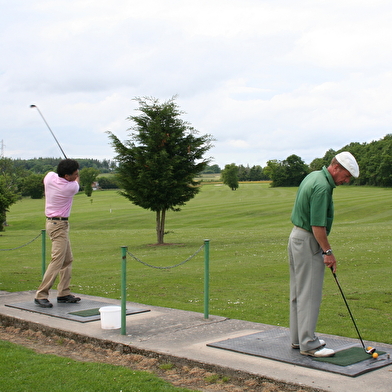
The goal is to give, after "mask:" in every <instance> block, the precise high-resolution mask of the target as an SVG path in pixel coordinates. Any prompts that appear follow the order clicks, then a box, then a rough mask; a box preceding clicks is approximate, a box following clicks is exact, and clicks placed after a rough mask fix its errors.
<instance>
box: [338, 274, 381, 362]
mask: <svg viewBox="0 0 392 392" xmlns="http://www.w3.org/2000/svg"><path fill="white" fill-rule="evenodd" d="M331 272H332V275H333V277H334V278H335V282H336V284H337V285H338V287H339V290H340V293H341V294H342V297H343V300H344V303H345V304H346V307H347V310H348V312H349V314H350V317H351V320H352V321H353V323H354V327H355V329H356V330H357V334H358V337H359V340H360V341H361V343H362V347H363V349H364V350H365V352H366V353H367V354H369V355H372V354H373V353H374V352H375V351H376V349H375V348H374V347H370V346H369V347H368V348H366V347H365V344H364V343H363V340H362V337H361V334H360V333H359V330H358V327H357V324H356V322H355V320H354V317H353V314H352V313H351V310H350V307H349V306H348V303H347V300H346V297H345V295H344V294H343V290H342V288H341V286H340V283H339V281H338V277H337V276H336V274H335V272H333V269H332V268H331Z"/></svg>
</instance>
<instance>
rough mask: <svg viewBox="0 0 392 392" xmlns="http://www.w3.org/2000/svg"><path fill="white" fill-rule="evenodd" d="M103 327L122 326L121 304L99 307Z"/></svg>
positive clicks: (114, 327) (113, 327)
mask: <svg viewBox="0 0 392 392" xmlns="http://www.w3.org/2000/svg"><path fill="white" fill-rule="evenodd" d="M99 313H100V314H101V328H102V329H118V328H121V306H103V307H102V308H99Z"/></svg>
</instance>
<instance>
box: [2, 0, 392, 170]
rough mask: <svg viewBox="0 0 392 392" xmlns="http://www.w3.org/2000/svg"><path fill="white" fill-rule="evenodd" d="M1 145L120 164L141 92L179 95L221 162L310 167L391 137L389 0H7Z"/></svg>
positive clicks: (17, 152)
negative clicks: (297, 161)
mask: <svg viewBox="0 0 392 392" xmlns="http://www.w3.org/2000/svg"><path fill="white" fill-rule="evenodd" d="M0 5H1V11H0V50H1V51H0V53H1V55H0V100H1V105H0V143H1V144H0V147H2V151H3V153H4V156H6V157H10V158H22V159H27V158H34V157H60V155H61V152H60V150H59V149H58V147H57V145H56V143H55V141H54V139H53V137H52V136H51V135H50V133H49V130H48V129H47V128H46V125H45V123H44V122H43V120H42V118H41V117H40V116H39V113H38V112H37V110H35V109H30V105H31V104H35V105H37V106H38V107H39V109H40V110H41V112H42V114H43V115H44V117H45V118H46V120H47V122H48V124H49V125H50V127H51V128H52V130H53V132H54V133H55V134H56V136H57V138H58V140H59V141H60V144H61V145H62V147H63V149H64V150H65V152H66V154H67V155H68V156H70V157H73V158H96V159H104V158H106V159H112V158H113V157H114V155H115V153H114V151H113V148H112V147H111V145H110V142H109V138H108V135H107V134H106V133H105V132H106V131H108V130H110V131H112V132H113V133H114V134H116V135H117V136H118V137H119V138H120V139H121V140H125V139H127V136H128V131H127V129H128V128H129V127H130V126H131V125H132V123H131V122H129V121H128V120H127V119H126V118H127V117H128V116H130V115H135V114H137V111H135V109H136V107H137V104H136V102H135V101H134V100H133V98H135V97H142V96H152V97H155V98H158V99H160V100H161V101H166V100H168V99H170V98H171V97H173V96H174V95H178V98H177V103H178V105H179V106H180V108H181V109H182V110H183V111H184V112H185V113H186V114H184V115H183V118H184V119H185V120H187V121H189V122H190V123H191V125H192V126H193V127H194V128H196V129H197V130H198V131H199V132H200V133H201V134H205V133H208V134H212V135H213V136H214V137H215V139H216V142H215V143H214V144H215V147H214V148H213V149H211V150H210V153H209V154H208V155H209V156H212V157H214V161H213V163H216V164H218V165H219V166H221V167H224V165H225V164H227V163H236V164H244V165H247V164H249V165H251V166H252V165H262V166H264V165H265V164H266V162H267V161H268V160H270V159H278V160H283V159H286V158H287V157H288V156H289V155H291V154H296V155H298V156H300V157H301V158H302V159H303V160H304V161H305V162H306V163H310V162H311V161H312V160H313V159H314V158H317V157H322V156H323V155H324V153H325V152H326V151H327V150H328V149H330V148H333V149H336V150H337V149H339V148H341V147H343V146H344V145H346V144H348V143H350V142H360V143H364V142H370V141H372V140H379V139H381V138H383V137H384V136H385V135H386V134H388V133H392V122H391V108H392V69H391V65H392V23H391V20H392V3H391V2H390V1H388V0H328V1H326V0H319V1H318V0H296V1H292V0H270V1H268V0H165V1H163V0H110V1H103V0H12V1H9V0H0Z"/></svg>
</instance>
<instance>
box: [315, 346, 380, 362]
mask: <svg viewBox="0 0 392 392" xmlns="http://www.w3.org/2000/svg"><path fill="white" fill-rule="evenodd" d="M377 353H378V355H382V354H385V352H383V351H378V352H377ZM313 359H314V360H315V361H320V362H328V363H332V364H334V365H338V366H349V365H352V364H354V363H357V362H361V361H365V360H366V359H373V358H372V356H371V355H369V354H366V352H365V350H364V349H363V348H362V347H351V348H348V349H346V350H342V351H338V352H336V353H335V355H334V356H333V357H326V358H313ZM374 361H376V359H374Z"/></svg>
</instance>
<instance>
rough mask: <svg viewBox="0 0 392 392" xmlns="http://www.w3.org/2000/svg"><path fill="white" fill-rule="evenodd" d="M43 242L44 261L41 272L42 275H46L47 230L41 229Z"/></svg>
mask: <svg viewBox="0 0 392 392" xmlns="http://www.w3.org/2000/svg"><path fill="white" fill-rule="evenodd" d="M41 244H42V250H41V254H42V263H41V274H42V277H44V275H45V269H46V230H44V229H43V230H41Z"/></svg>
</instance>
